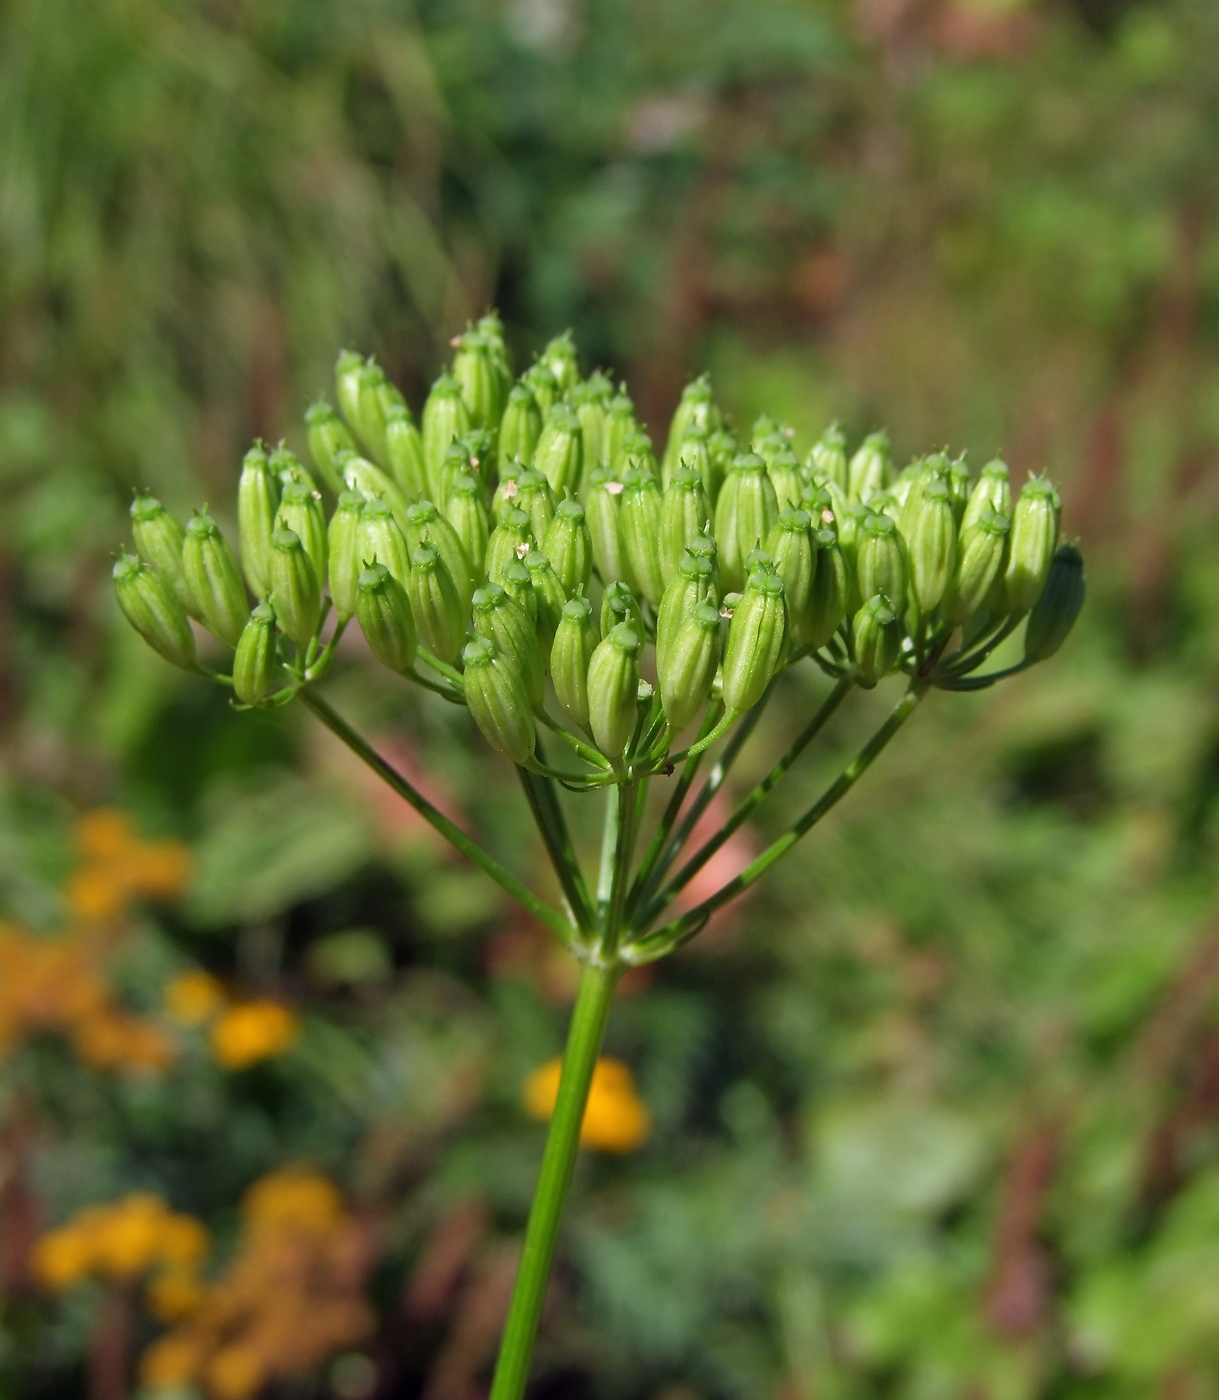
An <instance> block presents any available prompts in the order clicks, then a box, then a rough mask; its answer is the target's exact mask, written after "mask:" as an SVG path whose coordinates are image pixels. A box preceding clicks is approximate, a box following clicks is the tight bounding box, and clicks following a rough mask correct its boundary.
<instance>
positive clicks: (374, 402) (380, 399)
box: [352, 360, 406, 469]
mask: <svg viewBox="0 0 1219 1400" xmlns="http://www.w3.org/2000/svg"><path fill="white" fill-rule="evenodd" d="M354 379H355V385H356V395H357V408H356V421H355V422H354V423H353V424H352V427H353V428H354V429H355V435H356V438H357V439H358V440H359V441H360V443H361V444H362V445H363V447H364V450H365V451H366V452H367V453H368V455H369V456H370V457H371V458H372V459H373V461H374V462H376V463H377V465H378V466H379V467H381V468H382V469H384V468H386V467H388V466H389V464H390V463H389V448H388V445H387V443H386V441H385V415H386V413H387V411H388V410H390V409H391V408H405V407H406V405H405V403H404V401H403V398H402V395H401V394H400V393H399V392H398V390H397V389H395V388H394V386H393V385H392V384H391V383H390V382H389V380H388V379H387V378H386V377H385V371H384V370H383V369H382V368H381V366H380V365H379V364H377V362H376V361H375V360H365V362H364V364H363V365H362V366H361V367H360V369H359V370H357V371H356V373H355V375H354Z"/></svg>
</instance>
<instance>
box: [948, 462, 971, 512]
mask: <svg viewBox="0 0 1219 1400" xmlns="http://www.w3.org/2000/svg"><path fill="white" fill-rule="evenodd" d="M972 489H973V481H972V479H971V478H970V475H969V468H968V467H967V466H966V465H965V458H964V457H963V456H962V457H958V458H957V459H956V461H955V462H949V463H948V494H949V496H950V497H951V498H952V511H953V515H954V516H955V517H956V519H957V523H958V526H959V524H960V522H961V521H962V520H963V519H964V518H965V508H966V506H967V505H968V504H969V493H970V491H971V490H972Z"/></svg>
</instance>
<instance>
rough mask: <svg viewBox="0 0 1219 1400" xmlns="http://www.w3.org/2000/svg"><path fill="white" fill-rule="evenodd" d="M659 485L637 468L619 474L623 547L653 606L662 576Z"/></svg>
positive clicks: (658, 596)
mask: <svg viewBox="0 0 1219 1400" xmlns="http://www.w3.org/2000/svg"><path fill="white" fill-rule="evenodd" d="M660 520H661V497H660V485H659V483H658V482H657V480H656V478H655V477H654V476H653V475H652V474H651V473H650V472H648V471H646V470H645V469H643V468H640V467H629V468H628V469H627V470H626V471H625V472H624V473H623V477H622V499H621V502H620V505H619V525H620V529H621V532H622V547H623V552H624V553H625V555H626V560H627V564H628V565H629V568H630V574H631V577H632V578H633V579H634V580H635V583H636V585H637V587H638V590H639V592H640V593H642V594H643V596H644V597H645V598H646V599H647V600H648V602H649V603H650V604H651V605H652V606H653V607H654V608H656V607H659V606H660V599H661V595H662V594H663V593H664V588H665V575H664V571H663V570H662V568H661V563H660Z"/></svg>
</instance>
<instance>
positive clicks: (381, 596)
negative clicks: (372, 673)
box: [356, 564, 419, 676]
mask: <svg viewBox="0 0 1219 1400" xmlns="http://www.w3.org/2000/svg"><path fill="white" fill-rule="evenodd" d="M356 619H357V620H358V622H359V624H360V631H361V632H363V633H364V637H365V640H366V641H367V642H368V645H369V649H370V650H371V651H372V654H373V655H374V656H375V657H376V658H377V660H378V661H379V662H380V663H381V664H382V666H385V667H388V669H389V670H391V671H393V672H395V673H396V674H397V675H399V676H404V675H406V673H407V672H408V671H409V670H410V669H411V668H412V667H413V666H414V664H415V653H416V650H417V649H418V645H419V640H418V636H417V634H416V631H415V619H414V615H413V614H412V612H411V604H410V599H409V597H408V596H407V592H406V589H405V588H404V587H403V586H402V584H401V583H400V582H399V580H398V579H396V578H395V577H394V575H393V574H392V573H390V571H389V570H388V569H387V568H386V567H385V565H384V564H370V565H369V566H368V568H366V569H363V570H361V572H360V577H359V580H358V585H357V590H356Z"/></svg>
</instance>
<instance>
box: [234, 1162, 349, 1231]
mask: <svg viewBox="0 0 1219 1400" xmlns="http://www.w3.org/2000/svg"><path fill="white" fill-rule="evenodd" d="M241 1209H242V1213H243V1214H244V1215H245V1218H246V1220H247V1221H248V1223H249V1224H250V1225H251V1226H252V1227H253V1228H255V1229H263V1230H305V1231H308V1232H310V1233H318V1234H322V1233H324V1232H325V1231H327V1230H332V1229H333V1228H334V1227H335V1226H336V1225H337V1224H338V1223H339V1221H340V1220H341V1219H342V1216H343V1199H342V1197H341V1196H340V1195H339V1192H338V1189H337V1188H336V1187H335V1186H334V1185H333V1184H332V1183H331V1182H330V1181H328V1180H327V1178H326V1177H324V1176H319V1175H318V1174H317V1173H315V1172H309V1171H299V1170H292V1169H288V1170H285V1171H279V1172H271V1173H270V1174H269V1175H267V1176H264V1177H262V1178H261V1180H259V1181H256V1182H255V1183H254V1185H253V1186H251V1187H250V1189H249V1190H248V1191H247V1192H246V1193H245V1199H244V1200H243V1201H242V1203H241Z"/></svg>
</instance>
